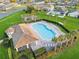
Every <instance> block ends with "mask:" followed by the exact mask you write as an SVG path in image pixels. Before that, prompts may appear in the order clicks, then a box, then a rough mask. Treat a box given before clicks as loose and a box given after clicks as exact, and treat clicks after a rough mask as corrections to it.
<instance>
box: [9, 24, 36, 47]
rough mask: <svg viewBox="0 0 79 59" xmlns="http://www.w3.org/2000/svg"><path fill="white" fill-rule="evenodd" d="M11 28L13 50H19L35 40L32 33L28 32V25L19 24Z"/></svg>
mask: <svg viewBox="0 0 79 59" xmlns="http://www.w3.org/2000/svg"><path fill="white" fill-rule="evenodd" d="M12 28H13V29H14V33H13V34H12V39H13V44H14V47H15V48H20V47H22V46H24V45H26V44H29V43H31V42H33V41H36V40H37V38H36V36H35V35H34V33H33V32H32V31H31V30H30V28H29V26H28V24H19V25H15V26H13V27H12ZM8 30H9V29H8Z"/></svg>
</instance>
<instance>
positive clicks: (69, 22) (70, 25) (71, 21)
mask: <svg viewBox="0 0 79 59" xmlns="http://www.w3.org/2000/svg"><path fill="white" fill-rule="evenodd" d="M37 15H38V17H39V18H41V19H48V20H50V21H55V22H61V23H63V24H64V25H63V26H64V27H65V28H67V29H68V30H69V31H73V30H77V29H79V28H78V27H79V19H78V18H73V17H68V16H66V17H64V18H59V17H57V16H54V17H53V16H47V15H46V13H45V12H39V13H38V14H37Z"/></svg>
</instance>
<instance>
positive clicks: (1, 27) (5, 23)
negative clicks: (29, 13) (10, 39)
mask: <svg viewBox="0 0 79 59" xmlns="http://www.w3.org/2000/svg"><path fill="white" fill-rule="evenodd" d="M22 14H25V12H23V11H21V12H17V13H14V14H12V15H10V16H7V17H5V18H3V19H0V37H1V38H2V37H4V33H5V30H6V29H7V28H9V27H10V26H12V25H14V24H18V23H20V22H22V20H21V15H22Z"/></svg>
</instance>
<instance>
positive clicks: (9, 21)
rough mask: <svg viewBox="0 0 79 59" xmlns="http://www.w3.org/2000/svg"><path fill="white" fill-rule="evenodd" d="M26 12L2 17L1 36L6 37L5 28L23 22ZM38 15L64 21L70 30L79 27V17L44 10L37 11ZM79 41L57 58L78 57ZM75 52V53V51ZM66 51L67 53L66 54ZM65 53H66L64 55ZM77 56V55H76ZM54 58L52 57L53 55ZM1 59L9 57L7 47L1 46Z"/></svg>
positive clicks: (70, 58)
mask: <svg viewBox="0 0 79 59" xmlns="http://www.w3.org/2000/svg"><path fill="white" fill-rule="evenodd" d="M22 14H25V12H23V11H21V12H17V13H14V14H12V15H10V16H7V17H5V18H3V19H0V38H2V37H4V33H5V30H6V29H7V28H9V27H10V26H12V25H14V24H18V23H21V22H22V20H21V15H22ZM37 16H38V17H39V18H41V19H48V20H50V21H56V22H62V23H63V24H64V26H65V27H66V28H67V29H68V30H70V31H73V30H76V29H79V19H76V18H72V17H68V16H67V17H65V18H64V19H62V18H58V17H56V16H55V17H52V16H47V15H46V14H45V13H44V12H39V13H37ZM78 49H79V43H78V44H76V45H75V46H74V47H73V48H69V49H67V50H66V51H64V52H62V53H61V54H60V55H58V56H57V57H56V59H72V58H73V59H75V58H76V59H78V56H79V50H78ZM73 52H74V53H73ZM64 53H65V54H64ZM63 54H64V55H63ZM74 56H75V57H74ZM51 58H52V57H51ZM0 59H8V54H7V49H6V48H4V47H1V46H0Z"/></svg>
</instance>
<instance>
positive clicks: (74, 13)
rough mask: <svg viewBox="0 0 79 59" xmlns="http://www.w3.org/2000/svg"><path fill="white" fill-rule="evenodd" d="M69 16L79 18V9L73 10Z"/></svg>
mask: <svg viewBox="0 0 79 59" xmlns="http://www.w3.org/2000/svg"><path fill="white" fill-rule="evenodd" d="M68 16H71V17H76V18H79V11H73V12H71V13H69V14H68Z"/></svg>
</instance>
